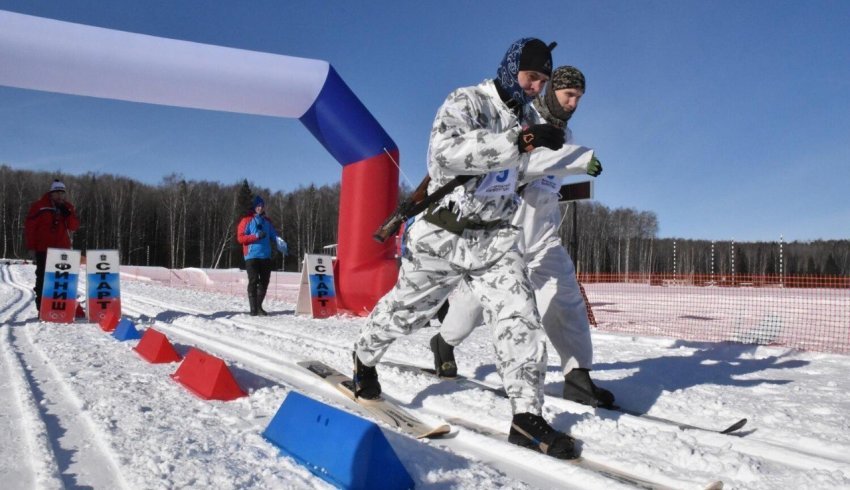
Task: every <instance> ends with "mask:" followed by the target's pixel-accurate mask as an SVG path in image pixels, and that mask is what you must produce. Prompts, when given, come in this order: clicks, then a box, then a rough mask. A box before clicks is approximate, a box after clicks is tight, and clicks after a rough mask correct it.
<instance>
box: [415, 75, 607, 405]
mask: <svg viewBox="0 0 850 490" xmlns="http://www.w3.org/2000/svg"><path fill="white" fill-rule="evenodd" d="M585 86H586V85H585V77H584V74H583V73H582V72H581V71H580V70H579V69H578V68H575V67H573V66H562V67H559V68H558V69H556V70H555V71H554V72H553V73H552V78H551V79H550V80H549V82H548V83H547V84H546V91H545V94H541V95H538V96H537V98H535V99H534V108H535V109H537V111H538V112H539V113H540V114H541V115H542V116H543V118H544V119H545V120H546V122H548V123H549V124H552V125H553V126H556V127H558V128H561V129H562V130H563V131H564V133H565V138H566V141H567V142H568V143H570V142H572V132H571V131H570V129H569V127H568V126H567V123H568V122H569V120H570V118H571V117H572V115H573V114H574V113H575V111H576V109H577V108H578V104H579V101H580V99H581V97H582V96H583V95H584V93H585ZM600 173H602V165H601V163H599V160H598V159H596V158H595V157H594V159H593V161H592V162H591V164H590V165H589V166H588V169H587V174H589V175H591V176H593V177H596V176H598V175H599V174H600ZM560 188H561V179H560V178H556V177H554V176H547V177H543V178H540V179H537V180H535V181H533V182H531V183H529V184H528V185H526V186H524V188H522V190H521V192H520V196H521V198H522V201H521V203H520V207H519V210H518V211H517V213H516V215H514V218H513V224H514V225H516V226H518V227H520V228H521V229H522V233H521V234H520V238H519V240H518V242H517V244H518V246H519V250H520V252H521V253H522V254H523V260H524V261H525V263H526V264H527V267H528V274H529V277H530V279H531V283H532V285H533V287H534V296H535V299H536V301H537V308H538V311H539V312H540V317H541V320H542V322H543V328H544V329H545V330H546V335H547V336H548V337H549V340H550V341H551V342H552V345H553V346H554V347H555V350H556V351H558V354H559V355H560V357H561V368H562V370H563V373H564V389H563V397H564V398H566V399H568V400H573V401H576V402H578V403H583V404H585V405H591V406H594V407H596V406H601V407H610V406H612V405H613V404H614V395H613V394H612V393H611V392H610V391H608V390H606V389H604V388H600V387H598V386H596V385H595V384H594V383H593V381H592V380H591V379H590V374H589V371H590V369H591V367H592V364H593V345H592V342H591V338H590V322H589V321H588V319H587V305H586V304H585V302H584V297H583V296H582V294H581V290H580V288H579V284H578V280H577V278H576V272H575V266H574V265H573V261H572V259H571V258H570V255H569V254H568V253H567V251H566V249H564V247H563V245H562V243H561V237H560V233H559V232H558V229H559V226H560V223H561V210H560V206H559V202H558V197H559V196H558V191H559V190H560ZM482 312H483V307H482V306H481V303H480V302H479V301H478V300H477V298H476V297H475V296H474V295H473V294H472V292H471V291H470V290H469V289H468V288H465V287H459V288H458V289H457V290H456V291H455V292H454V293H453V294H452V297H451V304H450V306H449V308H448V311H447V312H446V313H445V314H444V315H445V317H444V318H440V322H441V327H440V332H439V333H437V334H436V335H435V336H434V337H432V338H431V343H430V344H431V350H432V352H433V353H434V365H435V367H436V370H437V374H438V375H440V376H443V377H448V378H452V377H455V376H457V363H456V361H455V357H454V348H455V347H456V346H458V345H459V344H460V343H461V342H463V340H464V339H465V338H466V337H468V336H469V334H471V333H472V330H473V329H474V328H475V327H476V326H477V325H480V324H481V323H482V321H483V314H482ZM438 317H439V314H438Z"/></svg>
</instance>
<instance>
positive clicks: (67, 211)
mask: <svg viewBox="0 0 850 490" xmlns="http://www.w3.org/2000/svg"><path fill="white" fill-rule="evenodd" d="M56 209H58V210H59V212H60V213H62V216H70V215H71V210H70V209H68V205H67V204H65V203H64V202H60V203H59V204H57V205H56Z"/></svg>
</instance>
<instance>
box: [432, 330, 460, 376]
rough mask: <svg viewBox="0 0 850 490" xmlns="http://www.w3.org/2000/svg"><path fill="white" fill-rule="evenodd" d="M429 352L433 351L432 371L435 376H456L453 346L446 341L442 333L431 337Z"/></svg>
mask: <svg viewBox="0 0 850 490" xmlns="http://www.w3.org/2000/svg"><path fill="white" fill-rule="evenodd" d="M431 352H433V353H434V371H435V372H436V374H437V376H439V377H441V378H456V377H457V363H456V362H455V348H454V347H452V346H451V345H450V344H449V343H447V342H446V341H445V340H444V339H443V336H442V335H440V334H437V335H435V336H433V337H431Z"/></svg>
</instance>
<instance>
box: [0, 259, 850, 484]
mask: <svg viewBox="0 0 850 490" xmlns="http://www.w3.org/2000/svg"><path fill="white" fill-rule="evenodd" d="M29 270H31V267H29V268H25V267H9V266H0V271H1V272H2V274H0V294H2V295H1V296H0V302H2V304H0V320H2V327H0V373H2V380H0V383H2V384H0V389H3V393H4V394H5V393H11V394H12V395H13V396H7V397H4V399H3V400H2V401H0V430H2V431H3V433H4V434H11V440H12V441H14V442H12V443H6V444H4V445H2V446H0V449H3V452H2V455H0V481H3V482H4V484H5V483H6V482H9V481H11V482H13V484H12V486H11V487H9V488H63V487H65V488H74V487H92V488H181V487H182V488H185V487H193V488H199V487H215V488H256V487H259V488H327V484H326V483H325V482H323V481H322V480H320V479H318V478H317V477H315V476H314V475H312V474H310V473H309V471H307V470H306V469H305V468H304V467H303V466H301V465H299V464H298V463H296V462H295V461H293V460H291V459H290V458H288V457H286V456H283V455H280V454H279V451H278V450H277V448H275V447H274V446H273V445H271V444H270V443H268V441H265V440H264V439H263V438H262V436H261V433H262V431H263V430H264V429H265V427H266V425H267V424H268V422H269V421H270V419H271V417H272V416H273V415H274V413H275V412H276V410H277V408H278V407H279V406H280V403H281V402H282V401H283V399H284V398H285V396H286V394H287V393H288V392H289V391H291V390H298V391H300V392H303V393H306V394H308V396H311V397H313V398H317V399H319V400H322V401H323V402H325V403H328V404H331V405H334V406H337V407H340V408H343V409H345V410H348V411H352V412H355V413H360V414H361V415H364V416H366V412H364V411H363V409H362V408H360V407H359V406H358V405H356V404H355V403H353V402H350V401H348V400H347V399H345V398H344V397H342V396H341V395H340V394H339V393H338V392H337V391H336V390H335V389H333V388H332V387H330V386H329V385H328V384H327V383H325V382H324V381H322V380H320V379H318V378H317V377H315V376H313V375H312V374H310V373H308V372H307V371H306V370H304V369H303V368H301V367H300V366H297V365H296V364H295V363H296V362H298V361H300V360H304V359H307V358H312V359H317V360H320V361H322V362H325V363H327V364H329V365H332V366H335V367H336V368H338V369H340V370H342V371H343V372H347V371H348V370H350V364H351V361H350V352H351V346H352V345H353V341H354V339H355V337H356V335H357V333H358V332H359V327H360V325H362V322H363V321H364V320H363V319H362V318H352V317H337V318H334V319H328V320H314V319H311V318H305V317H297V316H294V312H293V311H292V309H291V308H292V307H293V305H291V304H287V303H275V304H274V305H273V306H275V308H274V310H276V312H275V313H274V314H273V315H272V316H270V317H266V318H259V317H257V318H255V317H249V316H247V315H246V314H244V305H242V303H243V302H244V301H243V300H242V299H241V298H233V297H231V296H227V295H222V294H216V293H198V292H194V291H187V290H180V289H173V288H167V287H164V286H160V285H157V284H155V283H149V282H143V281H127V280H124V281H122V303H123V307H124V313H125V316H126V317H129V318H131V319H133V320H134V321H135V322H136V323H137V326H139V327H150V326H154V327H155V328H157V329H158V330H160V331H161V332H163V333H165V334H166V335H167V336H168V337H169V339H170V340H171V341H172V343H174V345H175V347H176V348H177V350H178V352H181V353H184V354H185V352H186V351H187V350H188V348H189V347H197V348H200V349H202V350H204V351H206V352H209V353H210V354H212V355H215V356H217V357H220V358H222V359H224V360H225V361H226V362H227V364H228V366H229V367H230V369H231V371H232V372H233V374H234V376H235V377H236V379H237V380H238V381H239V383H240V385H241V386H242V387H243V388H244V389H246V391H248V392H249V393H250V396H249V397H245V398H241V399H238V400H235V401H232V402H227V403H224V402H208V401H203V400H200V399H198V398H196V397H194V395H192V394H190V393H189V392H188V391H187V390H185V389H184V388H183V387H181V386H179V385H178V384H177V383H175V382H174V381H173V380H171V379H170V377H169V376H168V374H170V373H172V372H173V371H174V370H175V369H176V367H177V364H170V365H152V364H147V363H145V362H144V361H142V360H141V359H140V358H139V356H138V355H137V354H136V353H135V352H133V351H132V350H131V347H132V346H133V345H134V344H135V342H117V341H116V340H114V339H113V338H112V337H111V336H109V335H108V334H105V333H104V332H102V331H101V330H100V329H99V328H98V327H97V326H95V325H91V324H74V325H54V324H49V323H43V322H39V321H37V320H35V319H34V317H35V308H34V307H33V306H32V292H31V289H30V286H28V284H31V283H32V274H31V273H30V274H26V272H27V271H29ZM81 279H82V280H83V281H82V282H84V275H83V274H81ZM80 290H81V291H82V290H84V288H83V287H82V285H81V287H80ZM281 306H283V308H281ZM286 308H289V309H286ZM268 309H271V308H268ZM483 330H485V329H478V330H477V331H476V333H474V334H473V337H470V340H469V341H467V343H465V344H464V346H463V349H464V350H463V351H462V352H463V355H464V357H466V356H467V355H469V360H468V364H475V363H476V362H477V366H475V368H474V371H473V372H468V371H467V372H464V371H463V368H462V373H463V374H465V375H467V376H469V377H471V378H475V379H477V380H479V381H482V382H485V383H487V384H488V385H491V386H499V385H500V380H499V378H498V376H497V374H495V369H494V367H493V366H492V359H489V357H492V354H490V353H488V350H490V349H491V346H490V345H489V341H488V338H487V333H486V332H481V333H479V331H483ZM433 332H434V330H432V329H423V331H422V332H418V333H416V334H414V335H411V336H408V337H406V338H403V339H400V340H399V341H397V342H396V344H395V345H394V346H393V347H392V348H391V349H390V351H389V352H388V355H387V356H385V360H387V361H393V362H397V363H403V364H411V365H420V366H428V365H429V364H430V362H431V353H430V350H429V349H428V347H427V339H428V338H429V337H430V336H431V335H433ZM594 335H595V336H597V335H599V336H600V337H601V341H600V340H598V339H597V337H595V338H594V342H595V344H596V345H597V350H598V351H599V352H600V354H601V355H602V356H606V354H607V358H608V359H616V360H618V362H619V363H620V364H622V365H624V366H625V365H629V363H630V362H631V359H630V357H634V358H635V359H636V362H640V361H641V358H642V356H643V359H646V356H654V355H656V354H657V353H658V352H659V351H663V352H664V355H667V356H672V357H670V358H671V359H674V360H675V359H678V357H676V355H679V354H680V355H682V356H686V355H689V354H690V352H691V351H690V350H689V349H694V347H692V346H690V345H688V344H681V345H679V344H676V343H675V341H671V340H669V339H655V338H630V337H628V336H622V335H619V336H617V335H607V336H606V335H605V334H599V333H598V332H594ZM467 344H468V345H467ZM677 345H678V347H677ZM68 347H71V348H70V349H69V348H68ZM671 347H673V348H674V350H673V352H672V353H671V352H669V351H670V349H671ZM609 349H612V350H614V351H617V352H614V353H613V354H609V353H608V352H606V351H607V350H609ZM641 349H642V350H641ZM664 349H666V350H664ZM676 349H678V350H676ZM723 349H724V347H723V346H720V347H719V348H718V350H719V351H721V352H722V351H723ZM550 352H551V351H550ZM741 352H743V354H742V353H741ZM735 354H736V355H737V357H735V356H731V357H730V360H728V364H730V365H735V364H736V363H741V364H744V363H745V361H749V360H756V361H759V362H760V363H761V364H759V366H761V365H762V364H763V365H766V366H769V369H773V370H774V371H776V372H777V373H778V376H774V377H775V378H777V379H776V381H773V380H772V379H770V380H768V381H765V380H764V379H763V378H760V377H759V376H758V374H759V373H757V372H748V371H746V370H744V371H742V373H743V374H741V375H739V376H737V375H736V382H737V380H738V379H743V380H745V381H742V382H741V383H742V384H741V386H746V388H745V389H746V390H748V391H747V392H746V394H747V396H751V397H753V396H754V397H757V398H758V397H762V398H764V401H765V403H766V405H765V406H764V410H763V411H761V410H756V411H754V413H747V412H746V411H743V412H742V411H740V410H747V409H751V408H752V407H753V406H757V405H755V404H754V403H756V402H750V401H748V404H746V405H743V404H742V407H741V408H740V409H738V407H736V404H735V401H734V398H735V397H734V393H731V394H730V393H729V392H732V391H733V390H739V389H741V388H738V387H737V386H735V387H733V388H729V389H728V390H724V389H720V390H718V388H717V386H713V385H711V384H706V382H702V383H697V384H694V385H693V386H691V387H689V388H687V389H677V390H676V391H673V392H668V391H662V392H661V393H660V395H658V396H657V399H651V400H650V401H651V402H652V403H649V404H648V405H649V408H650V409H651V410H650V413H652V414H653V415H657V416H661V417H667V418H671V419H674V420H676V421H679V422H684V423H691V424H694V425H698V426H705V427H716V428H722V426H723V425H724V424H726V423H727V422H728V423H731V422H732V421H734V420H735V419H736V418H737V417H740V416H746V417H748V418H749V419H750V422H749V424H748V425H747V426H746V427H745V428H744V429H743V430H742V431H740V432H739V433H737V434H735V435H721V434H716V433H712V432H706V431H699V430H681V429H678V428H676V427H674V426H671V425H668V424H664V423H660V422H657V421H652V420H649V419H647V418H641V417H635V416H630V415H624V414H620V413H617V412H611V411H607V410H593V409H591V408H589V407H585V406H581V405H578V404H575V403H572V402H568V401H565V400H562V399H560V398H558V397H557V396H550V395H549V394H548V393H553V394H554V393H557V391H558V390H557V389H553V388H558V387H559V385H557V379H558V373H557V369H556V367H555V366H554V365H553V363H554V364H557V359H555V360H554V361H553V360H552V357H554V356H550V369H549V372H548V373H547V382H549V383H550V384H549V385H548V386H547V390H546V391H547V396H546V405H545V408H544V410H545V412H544V415H545V416H546V418H547V419H549V420H550V421H552V423H553V425H554V426H555V427H558V428H560V429H562V430H568V431H569V432H570V433H571V434H573V435H574V436H576V437H577V438H578V439H579V440H580V441H581V444H582V450H583V455H584V456H585V457H586V458H589V459H591V460H592V461H596V462H598V463H601V464H604V465H610V466H614V467H616V468H618V469H621V470H624V471H627V472H630V473H633V474H635V475H638V476H640V477H642V478H645V479H647V480H651V481H653V482H657V484H658V485H656V486H650V487H649V488H659V489H660V488H701V487H702V486H703V485H705V484H706V483H708V482H710V481H713V480H717V479H719V480H723V481H724V482H725V484H726V488H765V489H766V488H842V487H843V488H847V487H850V478H849V477H848V476H850V435H848V433H847V431H848V430H850V424H848V422H847V418H846V417H845V416H844V414H842V413H840V411H836V410H835V409H834V408H833V407H834V405H828V404H826V403H812V404H811V405H812V406H811V407H809V406H807V403H806V401H805V397H806V395H807V394H810V393H816V394H818V396H824V400H827V398H826V397H827V396H829V394H832V393H834V395H833V396H836V397H837V396H843V397H844V402H842V404H839V407H841V406H844V407H850V400H848V399H847V396H846V395H842V394H840V392H841V388H843V387H845V386H846V384H842V383H843V382H842V383H838V382H826V383H821V385H816V386H809V385H808V384H807V383H805V381H803V382H802V383H798V384H797V386H796V387H795V388H794V391H795V392H799V393H798V394H799V396H800V397H801V398H803V399H797V398H796V397H795V396H789V394H788V389H787V388H785V387H784V384H786V382H785V380H784V379H783V376H782V375H783V374H787V373H783V372H782V371H777V370H778V369H781V367H779V366H782V364H781V363H780V364H777V361H775V360H774V357H775V358H777V359H782V358H783V357H790V358H792V359H793V361H794V362H793V366H794V367H793V368H792V369H795V368H796V369H799V370H800V373H799V374H798V377H800V378H802V379H805V374H806V373H807V369H806V364H807V363H808V362H815V361H817V363H818V364H817V368H818V369H820V370H821V371H823V372H826V373H830V372H835V373H842V374H843V375H844V377H845V378H846V370H847V367H846V366H848V365H850V362H847V361H843V362H842V360H843V358H842V357H840V356H827V355H820V354H816V353H812V354H808V353H798V354H797V355H795V354H794V353H793V352H789V351H783V350H777V349H773V350H770V349H767V348H757V347H752V348H750V349H749V350H746V351H744V350H741V351H740V352H738V351H735ZM488 356H489V357H488ZM597 357H599V354H598V355H597ZM488 359H489V361H488ZM663 359H666V358H663ZM651 360H655V359H651ZM465 361H466V359H465V358H461V365H462V367H463V365H464V362H465ZM721 361H724V360H723V359H721ZM488 362H489V364H488ZM612 365H613V366H616V365H617V363H616V362H615V363H612ZM671 365H673V364H672V363H671ZM773 366H778V367H773ZM788 366H791V364H788ZM379 372H380V374H381V383H382V385H383V386H384V390H385V393H386V394H387V396H388V397H389V398H391V399H392V400H393V401H395V402H397V403H399V404H400V405H401V406H403V407H405V408H406V409H408V410H410V411H411V412H413V413H415V414H416V415H418V416H419V417H420V418H422V419H423V420H426V421H428V422H431V423H439V422H441V421H448V422H449V423H453V424H454V427H453V431H452V433H451V434H450V435H449V436H447V437H444V438H439V439H436V438H435V439H431V440H424V441H416V440H414V439H411V438H409V437H407V436H404V435H401V434H399V433H396V432H394V431H392V430H390V429H385V430H384V432H385V433H386V434H387V437H388V439H389V441H390V443H391V444H392V445H393V447H394V448H395V449H396V452H397V453H398V455H399V458H400V459H401V460H402V462H403V463H404V464H405V466H406V467H407V469H408V471H410V473H411V475H412V476H413V477H414V480H415V481H417V484H418V485H419V486H422V487H428V488H485V487H506V488H526V487H530V488H591V489H593V488H599V489H602V488H605V489H608V488H631V487H630V486H629V485H627V484H623V483H620V482H617V481H615V480H612V479H610V478H606V477H604V476H602V475H600V474H597V473H594V472H591V471H588V470H586V469H583V468H581V467H578V466H576V465H574V464H571V463H568V462H562V461H557V460H554V459H552V458H548V457H546V456H543V455H538V454H535V453H533V452H531V451H528V450H525V449H522V448H519V447H516V446H513V445H511V444H509V443H507V442H506V440H505V433H506V431H507V428H508V427H507V426H508V424H509V421H510V415H509V414H510V407H509V404H508V401H507V400H505V399H503V398H500V397H499V396H497V395H495V394H493V393H490V392H488V391H486V390H483V389H468V388H465V387H460V386H459V385H457V384H455V383H452V382H448V381H443V382H440V381H439V380H437V379H436V378H434V377H433V376H431V375H427V374H424V373H420V372H416V371H415V370H410V369H400V368H396V367H392V366H390V365H380V366H379ZM761 372H762V373H769V372H773V371H767V370H766V369H763V370H762V371H761ZM597 373H598V374H599V376H601V378H600V379H602V382H603V384H604V383H605V376H606V375H608V376H610V378H609V379H610V380H613V382H616V376H618V375H622V372H621V371H618V370H617V369H616V368H615V369H609V370H608V371H607V372H606V370H604V369H603V370H600V371H597ZM626 374H628V373H626ZM685 374H687V373H685ZM809 374H811V375H812V376H817V375H820V374H821V373H815V369H812V370H811V371H810V372H809ZM764 376H766V377H767V378H770V375H767V374H765V375H764ZM746 383H750V384H751V386H750V385H748V384H746ZM642 389H643V390H645V391H650V390H654V389H655V388H653V387H651V386H649V385H637V386H635V390H634V393H627V392H623V391H615V394H617V395H618V398H619V399H626V401H627V402H628V401H629V397H631V401H632V402H633V403H634V402H635V400H637V401H638V402H641V401H642V400H641V399H640V398H639V397H640V395H641V390H642ZM703 392H704V393H703ZM621 393H622V395H623V396H622V397H621V396H620V395H621ZM824 393H825V394H826V395H824ZM694 402H697V403H701V404H703V406H702V407H694V406H692V405H693V404H694ZM818 402H819V400H818ZM637 405H638V406H640V403H637ZM808 410H813V411H814V413H812V414H811V415H810V412H808ZM845 412H846V410H845ZM818 415H820V416H821V417H818ZM721 418H722V420H721ZM808 426H811V430H807V429H808V428H809V427H808ZM785 427H791V428H793V432H791V433H790V434H786V433H785V432H784V430H783V429H784V428H785ZM22 447H24V448H26V449H21V450H20V452H21V453H22V454H26V455H28V457H27V458H23V460H25V461H21V458H19V457H17V453H18V452H19V451H18V450H15V451H10V450H9V449H10V448H16V449H17V448H22ZM21 463H25V464H21ZM4 488H7V487H6V486H5V485H4Z"/></svg>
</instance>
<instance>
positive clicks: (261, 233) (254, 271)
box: [236, 196, 286, 316]
mask: <svg viewBox="0 0 850 490" xmlns="http://www.w3.org/2000/svg"><path fill="white" fill-rule="evenodd" d="M236 239H237V240H238V241H239V243H241V244H242V255H243V256H244V257H245V270H246V271H247V272H248V304H249V305H250V308H251V316H257V315H260V316H266V315H268V313H267V312H266V310H264V309H263V300H264V299H265V297H266V290H267V289H268V286H269V279H270V278H271V273H272V250H273V247H274V248H278V249H279V250H280V251H281V252H282V253H284V254H285V253H286V252H285V250H284V248H285V246H286V242H283V239H282V238H280V237H278V234H277V231H276V230H275V228H274V225H273V224H272V222H271V220H269V219H268V218H267V217H266V203H265V201H263V198H262V197H260V196H254V199H253V200H252V201H251V209H249V210H248V213H247V214H246V215H245V216H244V217H243V218H242V220H241V221H240V222H239V226H238V228H237V230H236ZM281 243H283V246H281Z"/></svg>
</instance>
